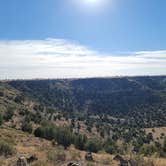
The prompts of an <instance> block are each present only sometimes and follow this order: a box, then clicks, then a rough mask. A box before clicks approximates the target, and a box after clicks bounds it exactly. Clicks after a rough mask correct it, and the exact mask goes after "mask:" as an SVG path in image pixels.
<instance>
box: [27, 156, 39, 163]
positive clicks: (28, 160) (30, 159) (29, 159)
mask: <svg viewBox="0 0 166 166" xmlns="http://www.w3.org/2000/svg"><path fill="white" fill-rule="evenodd" d="M37 160H38V158H37V157H36V155H32V156H30V157H28V158H27V162H28V163H32V162H34V161H37Z"/></svg>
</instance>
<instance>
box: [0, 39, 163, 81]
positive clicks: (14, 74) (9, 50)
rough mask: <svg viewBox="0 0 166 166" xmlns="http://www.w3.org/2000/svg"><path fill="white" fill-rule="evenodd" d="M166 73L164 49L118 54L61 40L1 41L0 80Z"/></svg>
mask: <svg viewBox="0 0 166 166" xmlns="http://www.w3.org/2000/svg"><path fill="white" fill-rule="evenodd" d="M165 74H166V50H161V51H139V52H132V53H129V54H128V55H126V53H124V56H122V55H120V56H119V55H111V54H110V55H109V54H104V53H100V52H97V51H94V50H92V49H89V48H87V47H85V46H81V45H80V44H78V43H75V42H72V41H68V40H63V39H47V40H26V41H21V40H20V41H0V79H6V78H10V79H16V78H24V79H28V78H64V77H65V78H66V77H67V78H69V77H98V76H114V75H165Z"/></svg>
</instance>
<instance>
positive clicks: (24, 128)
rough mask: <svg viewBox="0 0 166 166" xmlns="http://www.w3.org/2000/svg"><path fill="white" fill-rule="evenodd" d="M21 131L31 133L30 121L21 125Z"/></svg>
mask: <svg viewBox="0 0 166 166" xmlns="http://www.w3.org/2000/svg"><path fill="white" fill-rule="evenodd" d="M22 131H24V132H28V133H30V134H31V133H32V131H33V129H32V125H31V124H30V123H24V124H23V125H22Z"/></svg>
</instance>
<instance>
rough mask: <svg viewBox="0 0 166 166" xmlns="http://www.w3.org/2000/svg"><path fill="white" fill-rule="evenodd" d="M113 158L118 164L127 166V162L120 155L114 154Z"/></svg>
mask: <svg viewBox="0 0 166 166" xmlns="http://www.w3.org/2000/svg"><path fill="white" fill-rule="evenodd" d="M113 160H115V161H117V162H118V166H129V163H128V161H127V160H125V159H123V157H122V156H120V155H116V156H115V157H114V158H113Z"/></svg>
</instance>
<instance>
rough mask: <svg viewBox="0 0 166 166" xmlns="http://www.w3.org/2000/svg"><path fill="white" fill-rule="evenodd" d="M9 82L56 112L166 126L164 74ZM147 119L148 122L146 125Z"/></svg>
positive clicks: (165, 84)
mask: <svg viewBox="0 0 166 166" xmlns="http://www.w3.org/2000/svg"><path fill="white" fill-rule="evenodd" d="M9 84H10V85H11V86H12V87H14V88H16V89H18V90H19V91H21V92H22V93H24V94H26V95H27V96H29V97H31V98H33V99H35V100H37V101H39V102H40V103H41V104H44V105H47V106H51V107H54V108H56V109H57V110H60V111H70V112H72V111H82V112H84V113H90V114H101V113H107V114H110V115H111V116H115V117H119V118H128V117H130V118H131V117H133V118H135V119H136V120H137V121H138V122H139V121H140V119H141V120H143V123H144V124H145V125H147V126H148V125H149V126H162V125H166V118H165V117H166V77H165V76H160V77H122V78H93V79H73V80H31V81H11V82H9ZM147 121H148V124H147Z"/></svg>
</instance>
